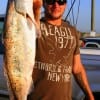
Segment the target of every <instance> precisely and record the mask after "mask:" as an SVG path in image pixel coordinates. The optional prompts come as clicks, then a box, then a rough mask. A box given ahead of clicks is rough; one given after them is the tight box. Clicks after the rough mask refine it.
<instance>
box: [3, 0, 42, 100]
mask: <svg viewBox="0 0 100 100" xmlns="http://www.w3.org/2000/svg"><path fill="white" fill-rule="evenodd" d="M37 3H38V6H37V5H36V4H37ZM34 4H35V5H36V6H35V8H36V7H37V9H38V12H37V11H36V13H37V14H39V12H40V7H41V5H42V0H8V7H7V13H6V18H5V25H4V34H3V41H4V46H5V54H4V72H5V75H6V76H7V83H8V87H9V90H10V91H9V93H10V100H27V95H28V94H29V91H30V88H31V84H32V72H33V67H34V63H35V49H36V48H35V45H36V33H37V31H36V30H37V29H38V28H39V26H38V25H39V18H37V17H36V16H39V15H36V16H34V13H33V12H34V11H35V9H34V11H33V8H34V6H33V5H34ZM37 9H36V10H37ZM35 17H36V18H37V19H38V21H37V22H38V23H36V20H35Z"/></svg>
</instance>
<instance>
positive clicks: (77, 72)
mask: <svg viewBox="0 0 100 100" xmlns="http://www.w3.org/2000/svg"><path fill="white" fill-rule="evenodd" d="M72 71H73V75H74V77H75V79H76V81H77V83H78V84H79V86H80V87H81V89H82V90H83V92H84V93H85V95H86V97H87V98H88V100H94V97H93V94H92V91H91V89H90V86H89V83H88V79H87V76H86V72H85V69H84V67H83V65H82V63H81V59H80V54H78V55H75V56H74V63H73V70H72Z"/></svg>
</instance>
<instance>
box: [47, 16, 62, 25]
mask: <svg viewBox="0 0 100 100" xmlns="http://www.w3.org/2000/svg"><path fill="white" fill-rule="evenodd" d="M46 21H47V22H48V23H50V24H52V25H57V26H59V25H61V23H62V19H61V18H59V19H54V20H53V19H48V18H46Z"/></svg>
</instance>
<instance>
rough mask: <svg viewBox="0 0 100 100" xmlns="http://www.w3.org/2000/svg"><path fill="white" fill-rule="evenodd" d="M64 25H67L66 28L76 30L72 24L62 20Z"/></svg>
mask: <svg viewBox="0 0 100 100" xmlns="http://www.w3.org/2000/svg"><path fill="white" fill-rule="evenodd" d="M62 24H63V25H66V26H67V27H69V28H74V29H75V27H74V26H72V25H71V24H70V22H69V21H67V20H62Z"/></svg>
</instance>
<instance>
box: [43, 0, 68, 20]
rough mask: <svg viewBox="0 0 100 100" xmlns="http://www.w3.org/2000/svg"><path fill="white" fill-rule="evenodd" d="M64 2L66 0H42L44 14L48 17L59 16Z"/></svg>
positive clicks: (61, 13) (54, 17)
mask: <svg viewBox="0 0 100 100" xmlns="http://www.w3.org/2000/svg"><path fill="white" fill-rule="evenodd" d="M66 3H67V0H43V6H44V9H45V16H46V17H48V18H50V19H58V18H61V17H62V15H63V13H64V11H65V8H66Z"/></svg>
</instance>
